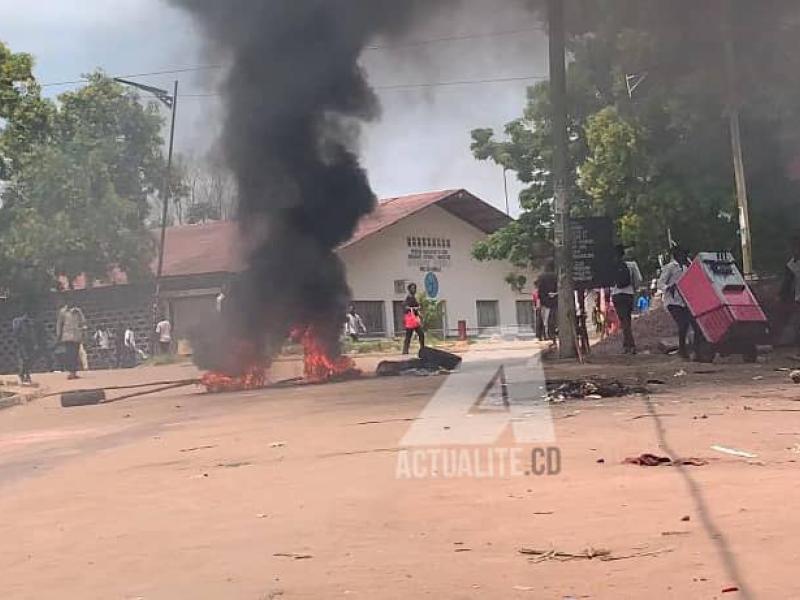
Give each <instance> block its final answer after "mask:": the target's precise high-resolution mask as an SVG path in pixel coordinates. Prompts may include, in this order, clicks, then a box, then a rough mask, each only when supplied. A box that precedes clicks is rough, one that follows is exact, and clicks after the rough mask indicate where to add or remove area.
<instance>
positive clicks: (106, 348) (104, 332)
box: [94, 325, 114, 369]
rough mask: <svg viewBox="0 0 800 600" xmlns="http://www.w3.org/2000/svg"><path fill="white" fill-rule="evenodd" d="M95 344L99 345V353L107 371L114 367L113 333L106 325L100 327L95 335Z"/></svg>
mask: <svg viewBox="0 0 800 600" xmlns="http://www.w3.org/2000/svg"><path fill="white" fill-rule="evenodd" d="M94 343H95V344H96V345H97V351H98V354H99V355H100V358H101V362H103V363H104V364H105V367H106V368H107V369H110V368H112V367H113V366H114V361H113V356H112V348H111V332H110V331H109V329H108V327H106V326H105V325H100V327H98V328H97V331H95V333H94Z"/></svg>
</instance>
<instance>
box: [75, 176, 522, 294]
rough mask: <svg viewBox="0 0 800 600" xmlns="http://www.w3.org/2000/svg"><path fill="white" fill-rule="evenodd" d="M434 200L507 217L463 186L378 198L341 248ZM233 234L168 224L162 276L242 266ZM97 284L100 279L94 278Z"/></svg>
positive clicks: (462, 215)
mask: <svg viewBox="0 0 800 600" xmlns="http://www.w3.org/2000/svg"><path fill="white" fill-rule="evenodd" d="M433 205H437V206H439V207H441V208H443V209H444V210H446V211H447V212H449V213H451V214H452V215H454V216H456V217H458V218H459V219H461V220H463V221H466V222H467V223H469V224H470V225H472V226H473V227H475V228H477V229H479V230H480V231H482V232H484V233H487V234H488V233H492V232H494V231H497V230H498V229H499V228H501V227H503V226H504V225H506V224H507V223H508V222H509V221H510V220H511V219H510V218H509V217H508V216H506V215H505V213H503V212H501V211H499V210H497V209H496V208H495V207H493V206H491V205H490V204H487V203H486V202H484V201H483V200H481V199H480V198H477V197H476V196H473V195H472V194H470V193H469V192H467V191H466V190H444V191H440V192H428V193H425V194H414V195H410V196H400V197H397V198H388V199H386V200H381V201H380V202H378V205H377V207H376V208H375V210H374V211H372V212H371V213H370V214H369V215H367V216H366V217H364V218H363V219H361V222H360V223H359V224H358V227H357V228H356V231H355V233H354V234H353V236H352V237H351V238H350V239H349V240H348V241H347V242H345V243H344V244H342V245H341V246H340V248H347V247H350V246H353V245H354V244H357V243H358V242H360V241H362V240H364V239H366V238H368V237H369V236H372V235H375V234H376V233H378V232H379V231H383V230H384V229H386V228H387V227H390V226H392V225H394V224H395V223H397V222H399V221H401V220H403V219H405V218H407V217H410V216H411V215H413V214H416V213H418V212H419V211H421V210H424V209H426V208H428V207H429V206H433ZM238 240H239V237H238V233H237V227H236V223H235V222H232V221H215V222H211V223H203V224H198V225H182V226H177V227H169V228H167V237H166V242H165V247H164V270H163V276H164V277H184V276H188V275H202V274H210V273H235V272H237V271H240V270H242V268H243V267H244V260H243V259H242V253H241V251H240V247H239V241H238ZM152 269H153V271H154V272H155V270H156V261H153V264H152ZM114 279H115V283H124V281H125V278H124V273H117V274H116V276H115V277H114ZM76 283H78V282H76ZM97 285H102V284H101V283H99V282H98V284H97ZM76 287H84V286H83V285H76Z"/></svg>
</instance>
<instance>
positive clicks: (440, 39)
mask: <svg viewBox="0 0 800 600" xmlns="http://www.w3.org/2000/svg"><path fill="white" fill-rule="evenodd" d="M536 31H544V27H542V26H536V27H527V28H521V29H510V30H505V31H490V32H485V33H468V34H463V35H452V36H446V37H438V38H430V39H426V40H411V41H408V42H401V43H397V44H376V45H372V46H366V47H365V48H364V49H365V50H369V51H375V50H393V49H397V48H414V47H418V46H427V45H430V44H441V43H447V42H457V41H462V40H474V39H482V38H493V37H505V36H513V35H521V34H523V33H533V32H536ZM223 68H224V65H198V66H195V67H183V68H178V69H164V70H159V71H150V72H147V73H132V74H127V75H114V76H112V77H122V78H125V79H135V78H137V77H150V76H155V75H175V74H180V73H192V72H197V71H211V70H216V69H223ZM88 81H89V80H88V79H87V78H85V77H82V78H80V79H72V80H66V81H52V82H47V83H41V84H39V86H40V87H43V88H46V87H60V86H65V85H78V84H81V83H87V82H88ZM189 97H192V96H189Z"/></svg>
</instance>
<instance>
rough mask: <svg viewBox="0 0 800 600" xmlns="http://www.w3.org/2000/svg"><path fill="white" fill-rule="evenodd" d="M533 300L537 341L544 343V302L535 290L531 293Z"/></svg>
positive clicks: (534, 328)
mask: <svg viewBox="0 0 800 600" xmlns="http://www.w3.org/2000/svg"><path fill="white" fill-rule="evenodd" d="M531 300H532V302H533V330H534V332H535V333H536V339H537V340H539V341H540V342H543V341H544V323H543V322H542V300H541V298H539V290H538V289H536V288H534V290H533V292H531Z"/></svg>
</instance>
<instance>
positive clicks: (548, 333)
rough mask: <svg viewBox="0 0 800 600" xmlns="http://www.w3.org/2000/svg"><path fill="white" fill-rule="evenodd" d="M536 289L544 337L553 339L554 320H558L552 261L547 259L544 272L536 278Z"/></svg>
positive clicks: (556, 282) (556, 283)
mask: <svg viewBox="0 0 800 600" xmlns="http://www.w3.org/2000/svg"><path fill="white" fill-rule="evenodd" d="M536 290H537V292H538V293H539V302H540V303H541V314H542V323H543V325H544V338H545V339H546V340H550V341H555V339H556V322H557V321H558V278H557V277H556V267H555V263H554V262H553V261H548V262H547V264H546V265H545V267H544V272H543V273H542V274H541V275H539V278H538V279H537V280H536Z"/></svg>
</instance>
